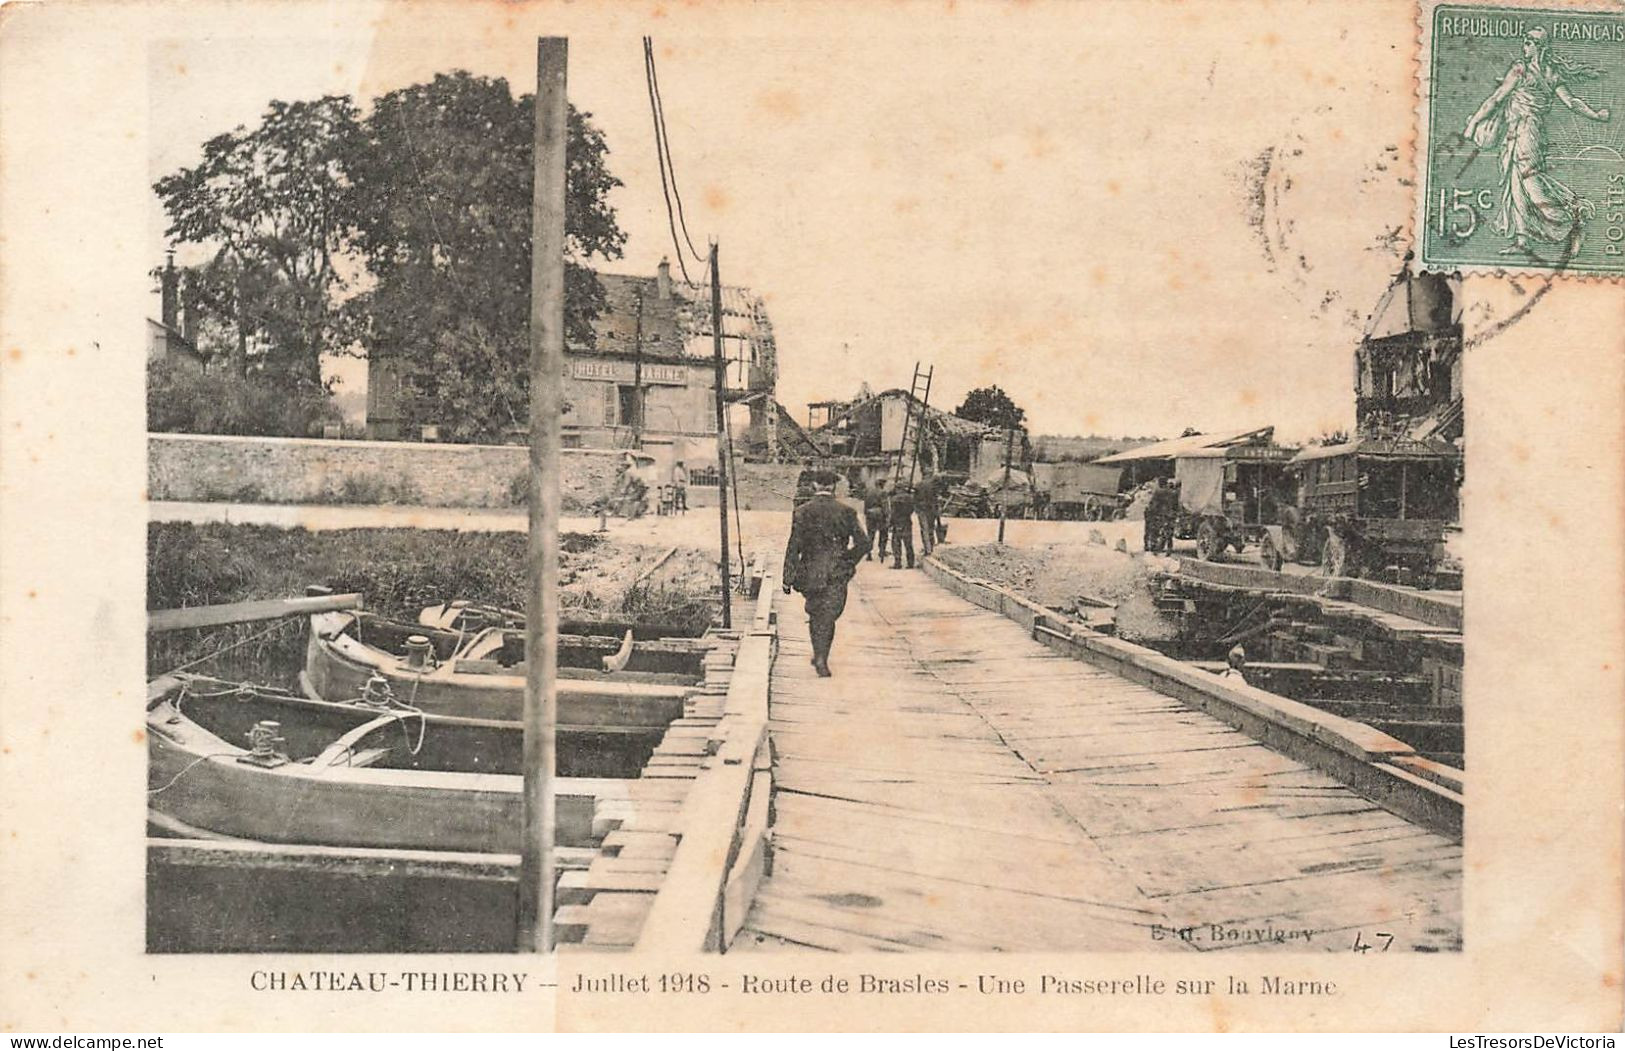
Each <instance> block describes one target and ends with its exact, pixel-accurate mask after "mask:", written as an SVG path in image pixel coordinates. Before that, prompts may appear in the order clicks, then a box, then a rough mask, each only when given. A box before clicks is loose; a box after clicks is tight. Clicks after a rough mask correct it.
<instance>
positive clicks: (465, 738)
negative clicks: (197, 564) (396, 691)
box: [147, 675, 640, 853]
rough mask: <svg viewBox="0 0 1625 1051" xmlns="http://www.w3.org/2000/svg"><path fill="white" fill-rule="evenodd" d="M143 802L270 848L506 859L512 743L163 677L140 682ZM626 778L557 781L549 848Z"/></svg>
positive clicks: (618, 793) (513, 838) (589, 829)
mask: <svg viewBox="0 0 1625 1051" xmlns="http://www.w3.org/2000/svg"><path fill="white" fill-rule="evenodd" d="M147 742H148V805H149V807H150V808H151V809H152V810H153V811H155V812H156V813H158V814H161V815H163V816H164V817H166V818H168V819H170V820H171V821H172V822H175V823H178V824H179V825H182V826H187V827H190V828H195V829H200V830H204V831H207V832H209V833H212V834H215V835H221V836H230V837H235V838H241V839H249V840H258V841H263V842H275V843H309V844H318V845H329V846H360V847H394V848H406V849H427V850H451V851H475V852H497V853H514V852H517V851H518V850H519V839H520V828H521V817H522V799H521V790H522V778H521V777H520V775H519V772H518V771H519V760H520V756H521V754H522V735H521V734H520V732H519V731H518V730H516V729H515V728H513V727H511V726H507V725H503V724H500V723H492V722H484V721H479V720H451V721H447V720H444V719H441V720H437V721H431V720H430V719H429V718H426V717H425V716H424V715H423V713H421V712H415V711H412V710H409V709H406V708H402V707H391V708H372V709H369V708H367V707H366V706H362V705H356V704H345V703H335V702H313V700H312V699H311V698H306V697H299V696H297V695H295V694H292V693H289V692H286V691H281V690H277V689H273V688H267V687H259V686H253V685H247V684H237V683H229V682H223V681H221V680H217V679H207V678H204V677H199V676H185V675H170V676H165V677H163V678H160V679H157V680H155V681H153V682H152V683H150V684H149V686H148V697H147ZM639 786H640V783H639V782H637V781H615V780H610V779H599V778H570V777H561V778H559V779H558V781H557V782H556V783H555V794H556V809H557V826H556V833H557V837H558V842H559V843H560V844H564V845H586V844H588V843H590V842H592V841H593V840H594V831H595V830H594V818H595V813H596V812H597V810H598V808H599V805H600V804H602V803H604V802H606V801H612V800H613V801H625V800H629V799H634V798H636V797H637V795H638V792H639Z"/></svg>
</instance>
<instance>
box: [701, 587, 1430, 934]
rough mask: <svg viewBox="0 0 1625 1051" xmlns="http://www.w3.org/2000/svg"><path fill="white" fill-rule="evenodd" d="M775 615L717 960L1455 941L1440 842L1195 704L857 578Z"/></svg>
mask: <svg viewBox="0 0 1625 1051" xmlns="http://www.w3.org/2000/svg"><path fill="white" fill-rule="evenodd" d="M804 624H805V622H804V618H803V617H802V616H801V614H800V613H799V602H798V601H796V600H793V599H786V600H785V601H784V602H782V603H781V604H780V606H779V628H780V649H779V661H778V662H777V663H776V664H775V666H774V671H773V682H772V686H773V694H772V705H771V714H772V719H771V723H770V730H771V737H772V743H773V753H774V765H773V775H774V793H773V810H774V820H773V825H772V871H771V875H769V876H768V877H767V878H766V879H765V880H763V881H762V883H761V885H760V887H759V888H758V890H757V892H756V895H755V899H754V902H753V905H752V907H751V910H750V913H749V915H748V917H747V918H746V920H745V922H744V930H743V934H742V935H741V937H740V938H739V939H738V940H736V941H735V943H734V945H733V948H734V949H735V950H737V949H740V948H746V947H748V948H755V949H790V948H799V947H811V948H818V949H827V950H870V951H873V950H884V951H899V950H918V949H935V950H946V951H977V950H990V949H1003V950H1112V949H1153V948H1159V947H1161V948H1169V949H1176V950H1177V949H1186V950H1190V949H1196V950H1205V949H1225V948H1234V947H1238V946H1243V945H1249V946H1255V947H1256V946H1262V947H1270V948H1282V949H1288V950H1292V949H1297V950H1304V949H1309V950H1314V949H1326V950H1336V951H1347V950H1348V949H1349V947H1350V946H1351V945H1352V944H1353V943H1354V941H1355V938H1356V936H1358V935H1360V934H1361V933H1362V932H1363V934H1364V938H1365V940H1366V941H1367V942H1370V941H1372V939H1373V937H1374V935H1375V934H1377V933H1378V932H1381V933H1383V934H1385V935H1386V934H1392V935H1394V936H1395V940H1396V943H1398V944H1402V945H1403V946H1404V947H1406V948H1410V949H1418V950H1440V949H1451V948H1455V947H1459V945H1460V937H1461V934H1460V930H1461V903H1460V872H1461V848H1460V845H1459V843H1457V842H1453V841H1452V840H1451V839H1450V838H1447V837H1446V836H1444V835H1440V834H1438V833H1437V832H1434V831H1430V830H1428V829H1426V828H1423V827H1420V826H1418V825H1417V824H1415V823H1413V822H1412V821H1409V820H1407V819H1405V818H1403V817H1399V816H1396V815H1395V814H1393V813H1391V812H1389V811H1388V810H1386V809H1384V808H1383V807H1381V806H1378V805H1376V804H1375V803H1373V802H1370V801H1368V800H1367V799H1365V798H1363V797H1362V796H1361V795H1359V794H1357V793H1356V792H1355V791H1353V790H1352V789H1351V788H1349V787H1347V786H1345V785H1344V784H1342V783H1340V782H1339V781H1338V780H1335V779H1334V778H1333V777H1331V776H1329V775H1328V774H1326V773H1323V772H1320V771H1318V770H1315V769H1311V768H1309V767H1308V766H1306V765H1305V764H1304V763H1303V762H1301V761H1299V760H1297V759H1293V758H1290V757H1288V756H1286V755H1283V754H1281V753H1280V752H1277V751H1275V750H1273V749H1271V748H1270V747H1268V746H1266V745H1264V744H1262V743H1260V742H1259V741H1257V740H1255V739H1254V738H1253V737H1250V736H1248V735H1247V734H1244V733H1242V732H1241V731H1239V730H1237V729H1235V728H1233V727H1232V726H1230V725H1228V724H1227V723H1225V722H1223V721H1221V720H1220V719H1219V718H1217V717H1215V716H1214V715H1210V714H1207V713H1205V712H1203V711H1199V710H1195V709H1193V708H1192V707H1190V706H1188V705H1187V704H1186V703H1183V702H1181V701H1180V700H1178V699H1175V698H1173V697H1170V696H1168V695H1167V694H1165V693H1162V692H1159V691H1158V690H1156V689H1153V688H1152V687H1151V686H1149V685H1145V684H1142V683H1139V682H1134V681H1131V680H1129V679H1127V678H1124V677H1122V676H1121V675H1118V674H1115V673H1113V672H1111V671H1107V670H1104V669H1101V668H1099V667H1095V666H1092V665H1090V664H1087V663H1083V662H1081V661H1079V660H1076V659H1074V658H1072V657H1069V656H1063V655H1060V654H1057V653H1055V652H1052V651H1051V650H1050V649H1048V648H1046V647H1045V646H1044V645H1042V644H1040V643H1039V642H1037V641H1035V640H1034V638H1033V635H1032V633H1031V632H1029V631H1028V630H1026V629H1024V628H1023V627H1022V626H1021V625H1020V624H1018V623H1017V622H1015V621H1013V620H1010V619H1007V618H1006V617H1005V616H1002V615H1000V614H998V613H995V612H991V611H989V610H985V609H982V608H979V607H978V606H975V605H972V604H971V603H970V602H968V601H966V600H965V599H962V598H959V597H957V596H956V595H954V594H951V593H950V592H949V591H948V590H946V589H944V588H943V587H940V586H939V585H938V584H937V583H935V582H933V581H932V580H930V579H928V578H927V577H926V576H925V575H923V574H920V573H909V572H906V571H905V572H891V571H885V570H879V569H870V568H869V567H865V571H864V572H862V573H860V575H859V577H858V580H857V581H856V582H855V586H854V595H853V601H852V602H851V603H850V604H849V605H848V607H847V613H846V616H845V618H844V619H843V620H842V621H841V625H840V635H839V636H838V638H837V642H836V646H835V657H834V660H833V663H834V665H835V669H836V675H835V677H834V678H831V679H820V678H818V677H817V676H816V675H814V674H813V673H812V670H811V668H810V667H809V666H808V661H807V657H808V648H807V642H806V628H805V626H804Z"/></svg>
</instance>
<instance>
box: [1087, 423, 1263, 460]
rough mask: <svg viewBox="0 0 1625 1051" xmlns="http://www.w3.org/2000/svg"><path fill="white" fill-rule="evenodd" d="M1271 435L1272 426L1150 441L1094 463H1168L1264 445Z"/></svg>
mask: <svg viewBox="0 0 1625 1051" xmlns="http://www.w3.org/2000/svg"><path fill="white" fill-rule="evenodd" d="M1274 435H1275V428H1274V427H1257V428H1254V429H1252V430H1247V431H1221V432H1217V433H1214V434H1188V435H1186V436H1185V437H1183V438H1170V439H1168V440H1167V441H1162V442H1152V443H1151V444H1150V445H1141V446H1139V447H1138V448H1134V449H1125V450H1124V451H1122V452H1120V453H1113V454H1112V455H1110V456H1102V457H1101V458H1100V459H1098V460H1096V461H1095V463H1106V464H1110V463H1132V462H1134V461H1137V460H1171V459H1173V458H1174V457H1177V456H1200V455H1211V454H1207V453H1205V450H1208V449H1214V450H1218V449H1225V448H1228V447H1230V446H1232V445H1244V444H1247V443H1249V442H1251V441H1254V440H1255V439H1256V440H1262V441H1266V442H1267V441H1269V440H1270V438H1272V437H1273V436H1274Z"/></svg>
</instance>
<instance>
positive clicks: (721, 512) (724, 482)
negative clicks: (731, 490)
mask: <svg viewBox="0 0 1625 1051" xmlns="http://www.w3.org/2000/svg"><path fill="white" fill-rule="evenodd" d="M711 357H712V359H713V361H714V362H715V364H716V370H717V515H718V518H719V519H720V521H721V523H722V626H723V627H724V628H731V627H733V567H732V566H731V565H730V564H729V563H730V561H731V560H730V558H729V557H728V449H727V448H726V446H727V442H728V436H727V435H728V408H727V405H726V397H727V394H728V367H727V363H726V362H725V361H724V360H723V358H722V280H721V279H720V278H719V277H717V243H716V242H715V241H712V242H711Z"/></svg>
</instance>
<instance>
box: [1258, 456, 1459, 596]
mask: <svg viewBox="0 0 1625 1051" xmlns="http://www.w3.org/2000/svg"><path fill="white" fill-rule="evenodd" d="M1460 465H1461V453H1460V451H1459V450H1457V449H1456V447H1455V446H1453V445H1451V444H1449V443H1448V442H1444V441H1440V440H1437V439H1412V438H1361V439H1358V440H1356V441H1352V442H1345V443H1343V444H1340V445H1325V446H1318V447H1315V448H1310V449H1305V450H1304V451H1303V452H1301V453H1299V454H1298V455H1297V456H1296V457H1295V458H1294V459H1293V460H1292V462H1291V463H1290V465H1289V469H1290V471H1291V474H1292V476H1293V478H1294V479H1295V481H1296V487H1297V492H1296V500H1295V501H1294V503H1293V506H1291V507H1289V508H1286V509H1285V510H1284V511H1283V513H1282V515H1281V520H1280V522H1279V523H1278V524H1277V525H1275V526H1273V527H1271V528H1270V529H1269V530H1268V538H1267V544H1266V548H1265V550H1264V553H1263V558H1264V562H1265V564H1266V565H1269V566H1271V567H1272V568H1277V569H1278V568H1280V566H1281V565H1282V564H1284V563H1285V562H1302V563H1308V564H1315V563H1320V564H1322V565H1324V566H1325V567H1326V568H1327V571H1328V572H1330V573H1332V574H1333V575H1335V576H1363V575H1368V574H1376V573H1382V572H1386V571H1388V570H1397V571H1399V572H1402V573H1409V574H1414V575H1415V576H1416V577H1417V578H1419V580H1420V582H1422V583H1424V584H1426V583H1427V582H1429V581H1430V579H1431V578H1432V576H1433V573H1434V570H1435V567H1436V566H1437V565H1438V562H1439V560H1440V558H1441V557H1442V555H1443V546H1444V533H1445V527H1446V526H1447V525H1448V524H1449V523H1450V522H1451V521H1453V520H1454V519H1455V517H1456V506H1457V497H1458V493H1459V490H1460V481H1459V471H1460Z"/></svg>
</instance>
